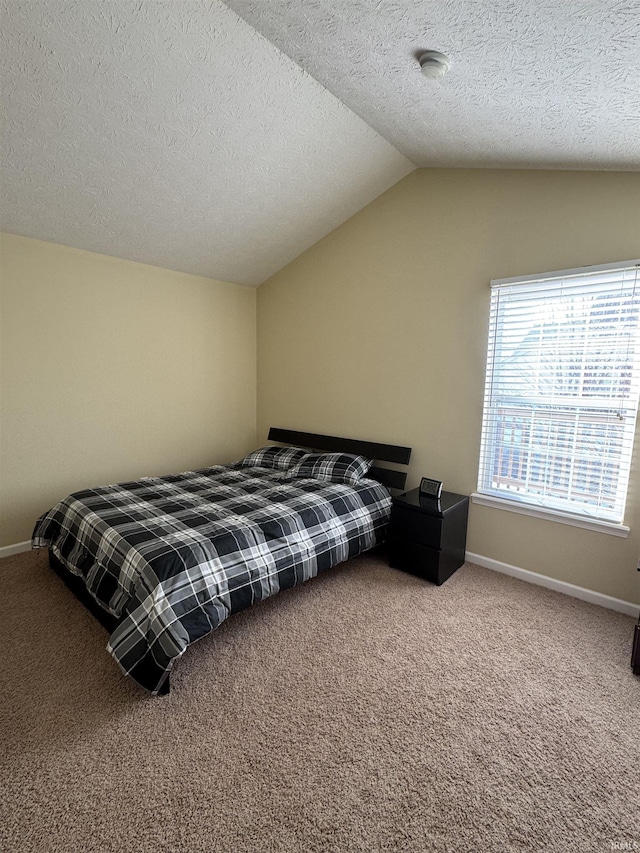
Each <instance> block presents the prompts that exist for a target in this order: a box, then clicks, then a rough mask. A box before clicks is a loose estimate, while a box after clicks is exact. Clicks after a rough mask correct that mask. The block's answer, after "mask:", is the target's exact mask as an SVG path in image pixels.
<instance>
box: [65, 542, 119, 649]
mask: <svg viewBox="0 0 640 853" xmlns="http://www.w3.org/2000/svg"><path fill="white" fill-rule="evenodd" d="M49 565H50V566H51V568H52V569H53V571H54V572H55V573H56V574H57V575H58V577H59V578H60V579H61V580H62V581H64V583H65V585H66V586H67V587H68V588H69V589H70V590H71V592H72V593H73V594H74V595H75V597H76V598H77V599H78V600H79V601H80V602H81V603H82V604H84V606H85V607H86V608H87V610H88V611H89V612H90V613H91V615H92V616H94V617H95V618H96V619H97V620H98V622H99V623H100V624H101V625H102V627H103V628H106V630H107V631H108V632H109V633H110V634H111V633H113V631H114V630H115V628H116V625H117V624H118V622H119V621H120V620H119V619H118V618H117V616H114V615H113V614H112V613H109V612H108V611H107V610H104V609H103V608H102V607H100V605H99V604H98V602H97V601H96V600H95V598H94V597H93V596H92V595H90V594H89V593H88V592H87V588H86V587H85V585H84V583H83V582H82V580H81V579H80V578H79V577H76V575H74V574H72V573H71V572H70V571H69V570H68V569H67V568H66V567H65V566H63V565H62V563H61V562H60V560H58V558H57V557H56V556H54V554H53V552H52V551H49Z"/></svg>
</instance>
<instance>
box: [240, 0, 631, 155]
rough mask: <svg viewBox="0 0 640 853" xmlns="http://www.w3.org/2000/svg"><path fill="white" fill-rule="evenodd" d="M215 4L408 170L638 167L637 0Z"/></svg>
mask: <svg viewBox="0 0 640 853" xmlns="http://www.w3.org/2000/svg"><path fill="white" fill-rule="evenodd" d="M227 4H228V6H230V7H231V8H232V9H234V10H235V11H236V12H237V13H238V14H239V15H241V16H242V17H243V18H244V19H245V20H246V21H248V22H249V23H250V24H251V25H252V26H254V27H255V28H256V29H257V30H259V31H260V32H261V33H262V34H263V35H265V36H266V37H267V38H268V39H269V40H270V41H272V42H273V44H275V45H277V46H278V47H279V48H280V49H281V50H283V51H284V52H285V53H286V54H287V55H288V56H290V57H292V59H294V60H295V61H296V62H297V63H299V64H300V65H301V66H302V67H303V68H305V69H306V70H307V71H308V72H309V73H310V74H312V75H313V76H314V77H315V79H316V80H319V81H320V83H322V85H323V86H326V88H327V89H329V91H331V92H333V93H334V95H336V97H338V98H340V100H341V101H342V102H343V103H345V104H346V105H347V106H348V107H350V108H351V109H352V110H353V111H354V112H355V113H357V114H358V115H359V116H361V117H362V118H363V119H364V120H365V121H366V122H367V123H368V124H370V125H371V127H374V128H375V129H376V130H377V131H378V132H379V133H380V134H382V136H384V137H385V139H388V140H389V142H391V143H392V144H393V145H394V146H395V147H396V148H397V149H398V150H399V151H401V152H402V153H403V154H404V155H405V156H406V157H408V158H409V159H410V160H411V161H412V162H414V163H416V164H417V165H419V166H471V167H477V166H485V167H486V166H490V167H517V168H547V169H548V168H552V169H556V168H563V169H596V170H601V169H618V170H628V169H640V3H639V2H638V0H338V2H336V0H303V1H302V2H301V0H228V3H227ZM427 49H432V50H438V51H440V52H442V53H444V54H446V55H447V56H448V57H449V58H450V60H451V63H452V65H451V70H450V72H449V73H448V74H447V76H446V77H445V78H443V79H442V80H440V81H437V82H434V81H426V80H425V79H424V78H423V77H422V75H421V74H420V72H419V65H418V63H417V61H415V60H416V58H417V57H418V56H419V55H420V54H421V53H422V52H423V51H424V50H427ZM412 57H413V58H414V61H413V62H412V61H411V59H412Z"/></svg>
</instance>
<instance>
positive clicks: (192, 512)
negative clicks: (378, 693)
mask: <svg viewBox="0 0 640 853" xmlns="http://www.w3.org/2000/svg"><path fill="white" fill-rule="evenodd" d="M269 441H271V442H277V444H276V445H273V444H271V445H268V446H266V447H264V448H259V449H258V450H256V451H254V452H253V453H250V454H248V455H247V456H246V457H245V458H244V459H242V460H239V461H238V462H235V463H233V464H231V465H216V466H211V467H209V468H204V469H200V470H198V471H186V472H182V473H180V474H172V475H169V476H165V477H150V478H149V477H147V478H143V479H141V480H136V481H131V482H126V483H118V484H115V485H109V486H103V487H100V488H96V489H86V490H83V491H80V492H75V493H73V494H72V495H69V496H68V497H67V498H65V499H64V500H63V501H60V502H59V503H58V504H56V506H54V507H52V508H51V509H50V510H49V511H48V512H46V513H44V515H42V516H41V517H40V518H39V519H38V521H37V522H36V525H35V528H34V532H33V537H32V545H33V547H34V548H48V549H49V561H50V564H51V566H52V568H53V569H54V570H55V571H56V572H57V573H58V574H59V575H60V576H61V577H62V579H63V580H64V581H65V583H66V584H67V586H69V588H70V589H71V590H72V591H73V592H74V593H75V594H76V596H77V597H78V598H80V600H81V601H82V602H83V603H84V604H85V605H86V606H87V607H88V608H89V609H90V610H91V612H92V613H93V614H94V615H95V616H96V617H97V618H98V619H99V620H100V621H101V622H102V624H103V625H104V626H105V627H106V628H107V629H108V630H109V632H110V637H109V642H108V645H107V651H108V652H109V653H110V654H111V655H112V657H113V658H114V659H115V660H116V662H117V663H118V665H119V666H120V669H121V670H122V672H123V673H125V674H126V675H127V676H129V677H130V678H132V679H133V680H134V681H136V682H137V683H138V684H139V685H140V686H141V687H143V688H145V689H146V690H148V691H150V692H151V693H152V694H166V693H168V692H169V687H170V674H171V671H172V669H173V666H174V664H175V662H176V661H177V660H178V659H179V658H180V657H181V656H182V655H183V654H184V652H185V651H186V650H187V648H188V647H189V645H191V643H194V642H195V641H196V640H198V639H200V638H202V637H204V636H205V635H206V634H208V633H210V632H211V631H213V630H214V629H215V628H217V627H218V626H219V625H220V624H221V623H222V622H223V621H224V620H225V619H226V618H227V617H228V616H230V615H231V614H233V613H237V612H239V611H240V610H243V609H244V608H245V607H248V606H250V605H251V604H254V603H256V602H258V601H261V600H263V599H265V598H267V597H269V596H272V595H275V594H276V593H277V592H279V591H281V590H283V589H287V588H290V587H292V586H295V585H296V584H299V583H302V582H303V581H306V580H309V579H310V578H312V577H314V576H315V575H317V574H318V573H319V572H322V571H325V570H326V569H329V568H331V567H332V566H335V565H337V564H338V563H341V562H344V561H345V560H348V559H350V558H352V557H354V556H356V555H357V554H360V553H363V552H364V551H367V550H369V549H371V548H373V547H375V546H376V545H378V544H380V543H381V542H382V540H383V539H384V536H385V531H386V526H387V522H388V518H389V512H390V505H391V496H390V490H391V489H401V488H403V486H404V481H405V478H406V474H405V472H404V471H398V470H393V469H389V468H388V467H378V466H376V465H375V464H372V462H373V460H379V461H383V462H392V463H400V464H402V465H406V464H408V462H409V458H410V454H411V449H410V448H407V447H399V446H396V445H385V444H379V443H375V442H359V441H354V440H352V439H343V438H338V437H335V436H323V435H317V434H312V433H301V432H296V431H291V430H283V429H279V428H272V429H271V430H270V431H269Z"/></svg>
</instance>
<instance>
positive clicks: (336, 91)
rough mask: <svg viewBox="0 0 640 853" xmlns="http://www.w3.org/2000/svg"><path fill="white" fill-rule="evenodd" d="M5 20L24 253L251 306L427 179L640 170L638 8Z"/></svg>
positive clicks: (364, 1)
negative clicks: (67, 250)
mask: <svg viewBox="0 0 640 853" xmlns="http://www.w3.org/2000/svg"><path fill="white" fill-rule="evenodd" d="M0 14H1V24H2V46H1V50H2V53H1V58H0V64H1V71H2V85H3V107H4V130H3V137H2V141H3V163H2V228H3V230H6V231H9V232H12V233H17V234H23V235H26V236H30V237H36V238H39V239H44V240H50V241H53V242H58V243H63V244H65V245H69V246H75V247H78V248H83V249H89V250H91V251H97V252H103V253H105V254H112V255H117V256H119V257H123V258H129V259H132V260H136V261H141V262H143V263H149V264H155V265H157V266H162V267H167V268H169V269H178V270H183V271H186V272H192V273H196V274H200V275H206V276H211V277H213V278H218V279H224V280H228V281H234V282H238V283H241V284H248V285H256V284H259V283H260V282H262V281H264V280H265V279H266V278H267V277H269V276H270V275H272V274H273V273H274V272H276V271H277V270H278V269H280V268H281V267H282V266H284V265H285V264H286V263H288V262H289V261H290V260H292V259H293V258H294V257H296V256H297V255H298V254H300V252H302V251H304V249H306V248H307V247H308V246H310V245H312V244H313V243H314V242H316V241H317V240H318V239H320V238H321V237H322V236H324V235H325V234H327V233H328V232H329V231H331V230H332V229H333V228H335V227H336V226H337V225H339V224H340V223H341V222H343V221H344V220H345V219H347V218H348V217H349V216H351V215H353V213H355V212H356V211H357V210H359V209H361V208H362V207H363V206H364V205H366V204H367V203H368V202H370V201H371V200H373V199H374V198H376V197H377V196H378V195H379V194H380V193H382V192H384V191H385V190H386V189H388V188H389V187H390V186H392V185H393V184H394V183H396V182H397V181H398V180H400V179H401V178H402V177H403V176H404V175H406V174H408V173H409V172H410V171H411V170H412V169H413V168H415V166H417V165H418V166H472V167H486V166H489V167H505V168H514V167H518V168H568V169H620V170H625V169H626V170H628V169H639V168H640V96H639V92H640V51H639V50H638V44H639V43H640V12H639V11H638V4H637V0H626V2H625V0H609V2H605V0H564V2H562V3H559V2H557V0H553V2H551V0H539V1H538V2H537V3H531V2H529V0H403V2H400V1H399V0H395V2H394V1H393V0H388V2H387V0H379V1H378V0H338V2H336V0H227V2H226V3H222V2H220V0H206V2H205V0H180V2H176V0H29V2H19V1H18V0H0ZM425 49H436V50H440V51H442V52H444V53H446V54H447V55H448V56H449V57H450V59H451V63H452V66H451V71H450V72H449V74H448V75H447V76H446V77H444V78H443V79H442V80H439V81H430V80H426V79H425V78H424V76H423V75H421V74H420V69H419V64H418V62H417V57H418V56H419V54H420V53H421V52H422V51H423V50H425Z"/></svg>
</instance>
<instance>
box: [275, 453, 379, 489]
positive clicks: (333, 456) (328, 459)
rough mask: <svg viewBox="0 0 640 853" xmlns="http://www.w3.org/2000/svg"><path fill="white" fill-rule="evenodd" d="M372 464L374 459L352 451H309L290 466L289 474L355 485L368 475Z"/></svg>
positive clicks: (289, 475) (290, 475)
mask: <svg viewBox="0 0 640 853" xmlns="http://www.w3.org/2000/svg"><path fill="white" fill-rule="evenodd" d="M372 464H373V460H372V459H365V457H364V456H354V455H353V454H352V453H307V454H306V456H305V457H304V459H301V460H300V462H298V464H297V465H294V466H293V467H292V468H289V470H288V471H287V475H288V477H311V478H313V479H314V480H329V481H330V482H331V483H347V484H349V485H351V486H353V485H355V484H356V483H357V482H358V481H359V480H361V479H362V478H363V477H364V476H365V475H366V473H367V471H368V470H369V468H371V465H372Z"/></svg>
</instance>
